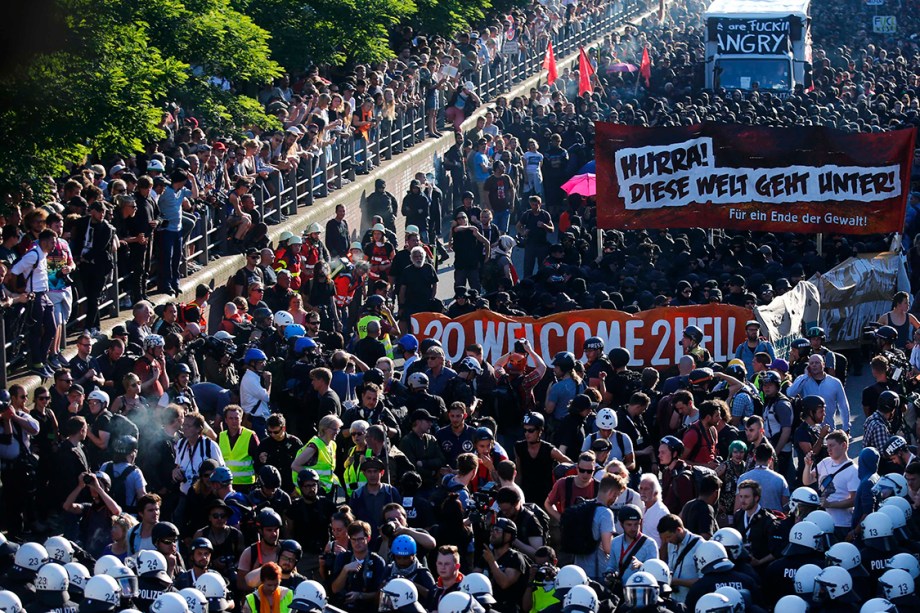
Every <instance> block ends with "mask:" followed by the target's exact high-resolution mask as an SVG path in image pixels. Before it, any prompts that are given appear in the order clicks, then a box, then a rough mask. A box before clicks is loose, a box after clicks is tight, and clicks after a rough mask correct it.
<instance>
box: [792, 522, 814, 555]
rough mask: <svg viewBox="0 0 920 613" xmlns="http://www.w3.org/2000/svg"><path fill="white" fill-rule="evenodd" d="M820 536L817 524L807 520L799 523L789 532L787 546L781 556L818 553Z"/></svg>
mask: <svg viewBox="0 0 920 613" xmlns="http://www.w3.org/2000/svg"><path fill="white" fill-rule="evenodd" d="M821 536H822V532H821V528H819V527H818V524H815V523H812V522H810V521H808V520H805V521H800V522H799V523H797V524H795V525H794V526H792V530H790V531H789V544H788V545H786V548H785V549H784V550H783V555H784V556H788V555H802V554H806V553H811V552H814V551H820V550H819V547H820V543H821Z"/></svg>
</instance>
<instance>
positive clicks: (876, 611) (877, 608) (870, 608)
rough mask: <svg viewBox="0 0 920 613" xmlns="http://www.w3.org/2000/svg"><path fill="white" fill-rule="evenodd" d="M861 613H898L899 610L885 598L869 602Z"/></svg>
mask: <svg viewBox="0 0 920 613" xmlns="http://www.w3.org/2000/svg"><path fill="white" fill-rule="evenodd" d="M859 613H898V608H897V607H896V606H894V605H893V604H892V603H891V602H889V601H888V600H885V599H884V598H873V599H872V600H867V601H866V604H864V605H863V606H862V608H861V609H860V610H859Z"/></svg>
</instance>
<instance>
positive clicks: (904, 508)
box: [879, 496, 914, 519]
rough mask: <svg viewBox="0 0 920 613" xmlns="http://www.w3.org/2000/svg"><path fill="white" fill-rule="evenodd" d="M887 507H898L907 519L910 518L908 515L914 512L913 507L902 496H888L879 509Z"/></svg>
mask: <svg viewBox="0 0 920 613" xmlns="http://www.w3.org/2000/svg"><path fill="white" fill-rule="evenodd" d="M887 507H894V508H896V509H900V511H901V512H902V513H903V514H904V517H905V518H907V519H910V516H911V515H913V514H914V507H913V506H912V505H911V504H910V502H908V501H907V498H902V497H901V496H890V497H888V498H886V499H885V500H883V501H882V504H881V505H880V506H879V511H881V510H882V509H884V508H887Z"/></svg>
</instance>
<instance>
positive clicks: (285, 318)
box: [272, 311, 294, 328]
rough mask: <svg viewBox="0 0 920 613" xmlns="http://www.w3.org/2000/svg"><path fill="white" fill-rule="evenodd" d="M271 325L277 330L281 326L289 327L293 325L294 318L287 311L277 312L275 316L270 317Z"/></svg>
mask: <svg viewBox="0 0 920 613" xmlns="http://www.w3.org/2000/svg"><path fill="white" fill-rule="evenodd" d="M272 323H273V324H274V325H275V327H278V328H280V327H281V326H290V325H292V324H293V323H294V316H293V315H291V314H290V313H288V312H287V311H278V312H277V313H275V316H274V317H272Z"/></svg>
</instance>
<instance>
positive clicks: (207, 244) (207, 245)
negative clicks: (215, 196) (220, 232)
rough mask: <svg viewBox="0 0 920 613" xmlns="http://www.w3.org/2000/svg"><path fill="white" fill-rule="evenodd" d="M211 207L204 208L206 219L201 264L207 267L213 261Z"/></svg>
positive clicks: (203, 224)
mask: <svg viewBox="0 0 920 613" xmlns="http://www.w3.org/2000/svg"><path fill="white" fill-rule="evenodd" d="M210 228H211V207H209V206H207V207H205V208H204V219H203V220H202V232H201V264H202V265H203V266H207V265H208V262H210V261H211V234H210V232H209V230H210Z"/></svg>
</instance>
